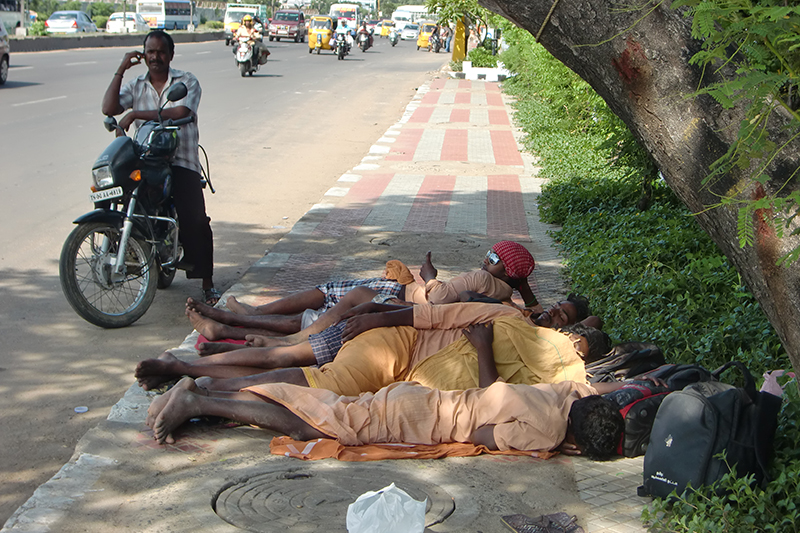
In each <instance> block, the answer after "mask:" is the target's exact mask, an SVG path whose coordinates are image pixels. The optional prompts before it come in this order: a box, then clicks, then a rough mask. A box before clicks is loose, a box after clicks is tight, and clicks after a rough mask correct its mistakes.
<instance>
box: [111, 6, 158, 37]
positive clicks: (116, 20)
mask: <svg viewBox="0 0 800 533" xmlns="http://www.w3.org/2000/svg"><path fill="white" fill-rule="evenodd" d="M124 17H125V22H124V23H123V20H122V19H123V13H122V12H119V13H112V14H111V16H110V17H108V22H106V32H107V33H143V32H148V31H150V26H148V25H147V21H146V20H144V17H143V16H142V15H140V14H139V13H134V12H132V11H128V12H127V13H125V14H124Z"/></svg>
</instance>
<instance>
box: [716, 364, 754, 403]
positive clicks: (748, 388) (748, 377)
mask: <svg viewBox="0 0 800 533" xmlns="http://www.w3.org/2000/svg"><path fill="white" fill-rule="evenodd" d="M733 366H735V367H736V368H738V369H739V370H740V371H741V373H742V375H743V376H744V391H745V392H746V393H747V395H748V396H749V397H750V399H751V400H752V401H753V403H758V393H757V392H756V381H755V380H754V379H753V374H751V373H750V370H748V369H747V366H745V364H744V363H742V362H741V361H728V362H727V363H725V364H724V365H722V366H721V367H719V368H718V369H716V370H714V371H713V372H712V373H711V375H712V376H714V377H715V378H716V379H719V376H720V375H721V374H722V373H723V372H725V371H726V370H728V369H729V368H731V367H733Z"/></svg>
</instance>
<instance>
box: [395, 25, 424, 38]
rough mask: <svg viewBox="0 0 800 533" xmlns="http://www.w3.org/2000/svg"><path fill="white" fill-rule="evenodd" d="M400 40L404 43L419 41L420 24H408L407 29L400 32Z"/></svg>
mask: <svg viewBox="0 0 800 533" xmlns="http://www.w3.org/2000/svg"><path fill="white" fill-rule="evenodd" d="M400 39H402V40H404V41H416V40H417V39H419V24H406V27H405V28H403V31H401V32H400Z"/></svg>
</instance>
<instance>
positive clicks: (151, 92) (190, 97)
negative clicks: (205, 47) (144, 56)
mask: <svg viewBox="0 0 800 533" xmlns="http://www.w3.org/2000/svg"><path fill="white" fill-rule="evenodd" d="M179 81H182V82H183V83H185V84H186V88H187V89H188V90H189V92H188V93H187V94H186V97H185V98H183V99H182V100H178V101H177V102H168V103H167V105H166V106H165V109H167V108H170V107H179V106H184V107H188V108H189V109H190V110H191V112H192V115H194V122H192V123H190V124H184V125H183V126H181V129H180V130H179V131H178V141H179V142H178V151H177V152H175V160H174V161H173V162H172V164H173V165H176V166H179V167H184V168H188V169H190V170H194V171H195V172H200V157H199V155H198V153H197V145H198V144H199V142H200V132H199V130H198V129H197V108H198V107H199V106H200V95H201V94H202V90H201V89H200V83H199V82H198V81H197V78H195V77H194V75H193V74H192V73H191V72H184V71H182V70H175V69H173V68H170V69H169V77H168V78H167V84H166V85H165V86H164V89H163V90H162V91H161V95H159V94H158V93H157V92H156V90H155V88H153V85H152V84H151V83H150V73H149V72H146V73H145V74H142V75H141V76H139V77H138V78H136V79H135V80H132V81H129V82H128V83H126V84H125V85H123V86H122V88H121V89H120V90H119V103H120V105H121V106H122V108H123V109H126V110H127V109H133V110H136V111H154V110H157V109H158V108H160V107H161V104H163V103H164V102H165V101H166V94H167V89H168V88H169V87H171V86H172V83H173V82H179ZM135 122H136V127H137V128H139V126H141V125H142V124H143V123H144V122H145V121H144V120H136V121H135Z"/></svg>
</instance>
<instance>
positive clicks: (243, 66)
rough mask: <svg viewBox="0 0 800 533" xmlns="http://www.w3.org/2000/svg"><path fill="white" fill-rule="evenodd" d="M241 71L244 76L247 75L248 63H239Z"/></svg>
mask: <svg viewBox="0 0 800 533" xmlns="http://www.w3.org/2000/svg"><path fill="white" fill-rule="evenodd" d="M239 72H240V73H241V75H242V77H243V78H244V77H245V76H246V75H247V63H239Z"/></svg>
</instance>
